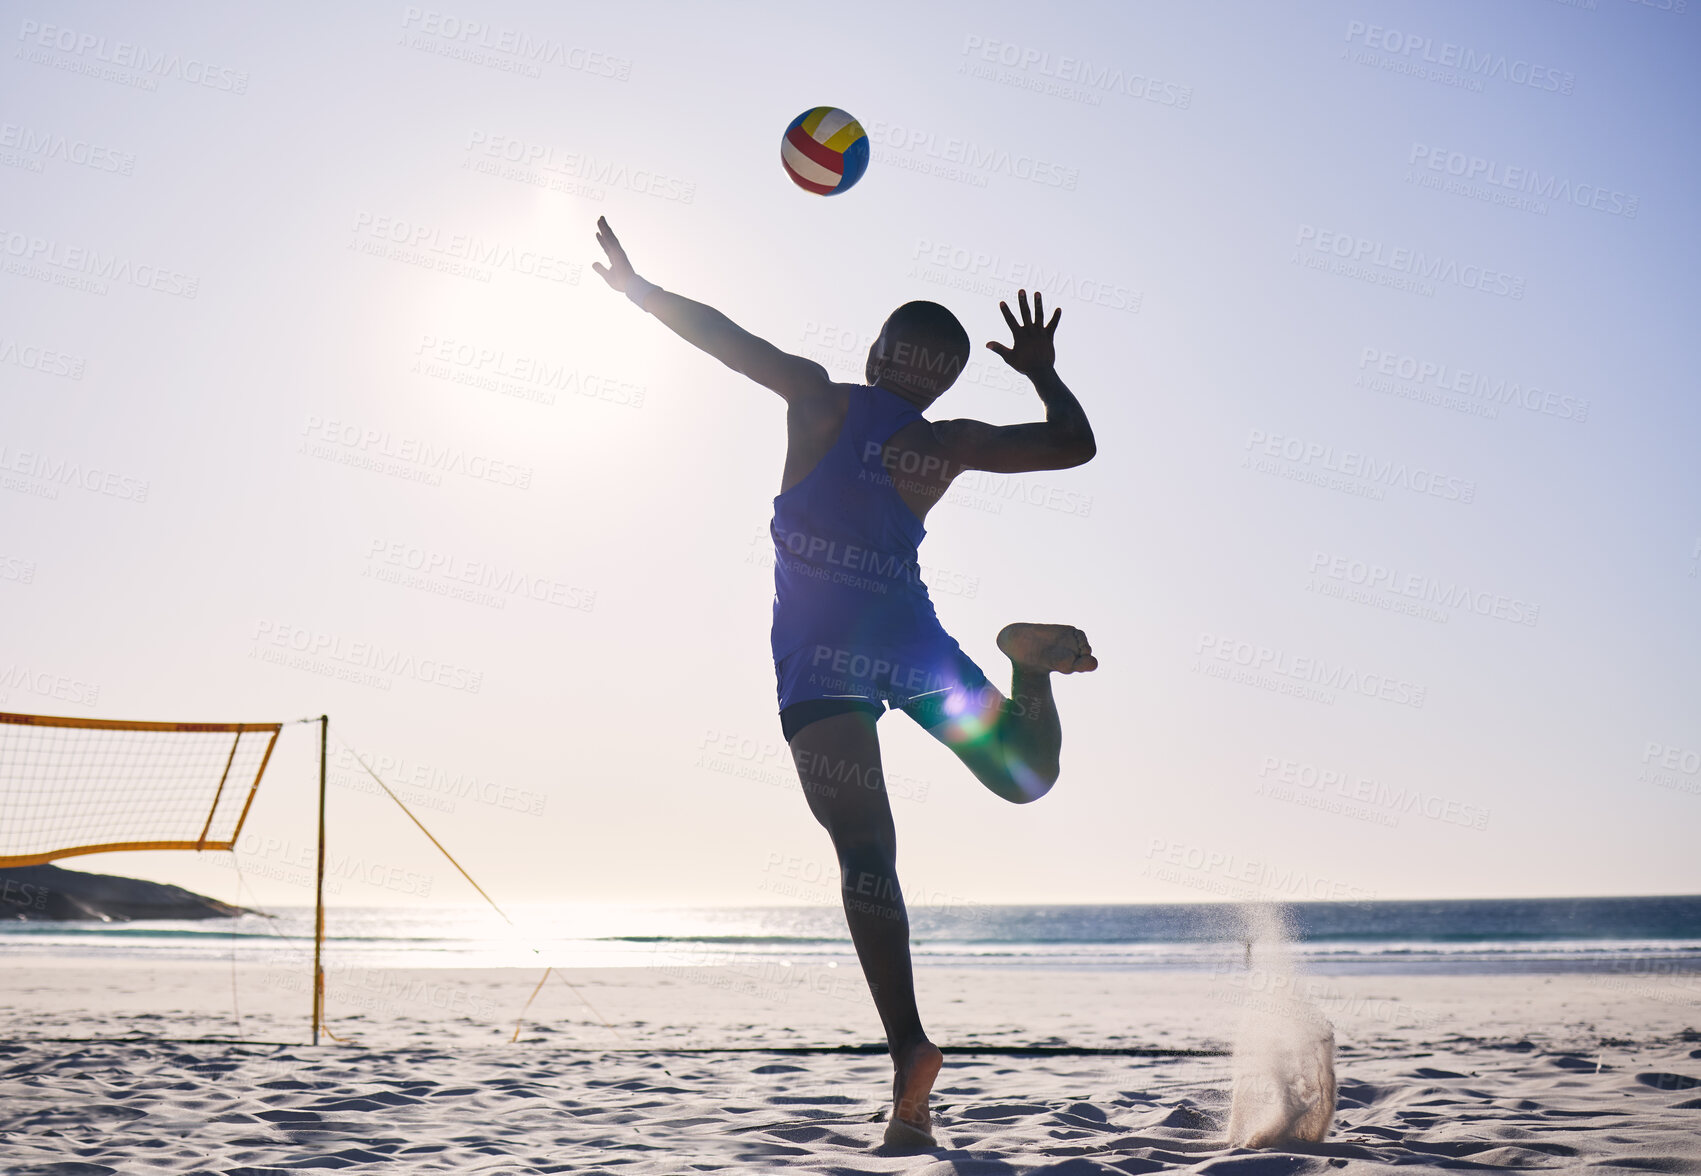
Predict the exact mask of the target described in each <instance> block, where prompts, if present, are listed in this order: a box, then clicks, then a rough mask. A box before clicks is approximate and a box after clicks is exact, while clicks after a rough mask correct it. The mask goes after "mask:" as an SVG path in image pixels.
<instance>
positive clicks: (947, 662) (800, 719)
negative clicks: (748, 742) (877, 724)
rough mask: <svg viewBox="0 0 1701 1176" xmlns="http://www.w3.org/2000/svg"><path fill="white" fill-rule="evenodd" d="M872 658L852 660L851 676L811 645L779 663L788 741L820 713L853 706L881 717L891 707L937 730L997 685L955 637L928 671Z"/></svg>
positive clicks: (783, 723)
mask: <svg viewBox="0 0 1701 1176" xmlns="http://www.w3.org/2000/svg"><path fill="white" fill-rule="evenodd" d="M872 660H873V662H874V665H873V666H871V667H861V666H858V665H855V664H853V665H851V666H849V667H848V670H849V677H845V676H844V674H845V670H846V668H845V667H837V668H836V667H835V664H834V663H833V662H831V661H823V660H822V659H820V658H816V657H814V656H812V654H811V652H810V651H808V650H804V651H800V652H799V653H797V654H794V655H792V656H791V657H788V658H785V659H783V660H782V661H781V662H780V665H779V667H778V671H779V679H780V699H781V706H780V730H781V731H782V732H783V733H784V735H785V738H786V742H787V743H790V742H791V741H792V739H793V738H794V737H795V736H796V735H797V733H798V732H799V731H801V730H803V728H805V727H807V726H808V725H809V724H810V723H813V722H816V721H818V720H820V719H825V718H828V717H830V716H832V715H839V714H845V713H847V712H850V711H861V712H863V713H865V714H870V715H873V716H874V717H875V718H877V719H878V718H879V717H880V716H881V715H882V714H885V713H886V709H887V707H890V708H891V709H892V710H901V711H903V712H904V713H905V714H907V715H909V716H910V718H912V719H914V720H915V721H916V722H917V723H919V724H921V726H922V727H923V728H925V729H927V730H932V729H933V728H935V727H937V726H939V725H940V724H942V723H944V722H946V721H947V720H949V719H950V718H951V717H952V716H953V715H955V714H957V713H959V712H960V711H962V710H963V709H964V707H965V705H966V704H967V703H968V702H969V701H970V698H969V696H973V695H978V694H980V692H981V691H984V690H987V689H989V688H990V687H991V683H989V682H988V681H987V678H986V675H985V674H984V673H982V672H981V668H980V667H979V666H977V665H976V664H975V663H974V661H973V659H971V658H970V657H969V656H968V654H966V653H964V652H963V651H962V650H961V649H959V648H956V643H955V642H952V648H951V649H950V650H949V651H942V653H941V656H939V657H938V658H937V659H934V660H933V661H931V662H930V663H929V664H928V666H927V671H926V673H925V674H918V673H911V672H909V671H908V670H904V669H899V670H893V669H892V668H891V667H890V665H888V664H887V663H883V662H881V661H880V660H879V659H872ZM882 667H884V668H882ZM810 695H815V697H810ZM789 699H795V700H796V701H788V700H789Z"/></svg>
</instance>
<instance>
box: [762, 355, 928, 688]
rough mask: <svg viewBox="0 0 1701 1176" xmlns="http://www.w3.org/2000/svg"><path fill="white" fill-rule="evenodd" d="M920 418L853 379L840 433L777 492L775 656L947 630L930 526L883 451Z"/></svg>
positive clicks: (866, 647)
mask: <svg viewBox="0 0 1701 1176" xmlns="http://www.w3.org/2000/svg"><path fill="white" fill-rule="evenodd" d="M921 419H922V416H921V413H919V412H917V411H916V410H915V408H914V407H913V406H912V405H911V404H910V403H909V402H908V401H906V400H904V399H903V398H902V397H899V396H897V395H895V394H893V393H891V392H888V391H886V390H885V389H884V388H876V387H852V388H851V389H850V403H849V405H848V406H847V408H846V411H845V420H844V425H843V426H842V427H841V428H840V430H839V437H838V440H837V441H835V442H834V444H833V447H832V448H831V449H829V450H828V451H827V453H826V455H825V456H824V457H822V458H821V460H820V462H819V463H818V464H817V465H816V466H815V468H814V469H812V470H810V471H809V473H808V474H806V475H805V476H804V478H803V480H802V481H800V482H799V483H798V484H797V485H795V486H793V487H792V488H791V489H789V490H786V491H784V492H783V493H781V494H779V495H778V496H777V497H776V498H775V499H774V520H773V522H772V524H771V525H770V526H769V528H768V530H769V533H770V534H771V535H772V536H773V539H774V629H773V646H774V660H775V661H776V662H778V661H779V660H780V659H782V658H784V657H786V656H787V655H788V654H791V653H795V652H796V651H797V650H799V649H801V648H803V647H804V646H806V645H820V646H830V647H832V648H835V649H845V650H850V651H854V652H863V653H869V654H874V653H877V652H879V651H882V650H903V649H908V648H910V647H911V646H912V645H913V643H914V642H915V641H917V640H918V639H922V638H925V637H930V636H932V635H934V634H939V633H941V632H942V630H941V629H940V626H939V619H938V617H937V616H936V615H935V614H934V611H933V602H932V601H931V600H930V599H929V598H928V595H927V586H926V585H925V584H923V583H922V580H921V567H920V565H919V564H918V563H917V559H916V550H917V548H918V547H920V545H921V540H922V537H923V536H924V535H926V534H927V529H926V528H925V527H924V526H923V525H922V522H921V520H920V519H918V518H916V516H915V512H914V511H912V510H911V509H910V508H909V506H908V504H906V503H905V502H904V500H903V498H902V497H900V496H899V494H898V490H897V487H896V486H894V485H893V482H892V473H891V472H890V471H888V470H887V469H886V466H885V464H884V462H883V461H882V460H881V455H882V452H883V450H884V448H885V445H886V442H887V441H889V440H890V439H891V438H892V436H893V435H894V434H895V433H897V432H898V430H900V429H902V428H903V427H904V426H905V425H908V424H909V423H911V422H912V421H918V420H921ZM900 476H901V474H900Z"/></svg>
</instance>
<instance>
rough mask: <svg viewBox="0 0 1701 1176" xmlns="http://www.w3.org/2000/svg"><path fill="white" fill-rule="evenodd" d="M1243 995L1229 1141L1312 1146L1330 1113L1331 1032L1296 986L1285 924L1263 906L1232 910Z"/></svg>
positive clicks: (1248, 905) (1332, 1091)
mask: <svg viewBox="0 0 1701 1176" xmlns="http://www.w3.org/2000/svg"><path fill="white" fill-rule="evenodd" d="M1239 916H1240V924H1241V926H1240V931H1241V938H1242V939H1243V940H1244V942H1245V944H1246V968H1247V975H1248V981H1249V982H1248V985H1247V996H1248V999H1247V1000H1246V1002H1245V1003H1244V1004H1243V1005H1242V1010H1241V1017H1240V1023H1239V1025H1238V1026H1237V1028H1236V1031H1235V1041H1234V1095H1233V1101H1232V1103H1231V1104H1230V1108H1229V1125H1228V1136H1229V1143H1230V1145H1231V1146H1235V1147H1275V1146H1278V1145H1281V1144H1284V1143H1320V1142H1321V1141H1322V1140H1323V1138H1324V1137H1325V1136H1327V1135H1328V1134H1329V1125H1330V1123H1331V1121H1332V1120H1333V1119H1334V1117H1335V1029H1334V1026H1333V1025H1331V1024H1330V1023H1329V1019H1328V1018H1327V1017H1325V1016H1324V1015H1323V1012H1322V1010H1321V1009H1319V1008H1318V1007H1317V1005H1316V1003H1315V1002H1314V1001H1312V1000H1311V999H1310V997H1309V996H1307V995H1306V993H1305V991H1304V989H1303V987H1302V985H1301V982H1300V981H1301V975H1300V971H1299V968H1298V965H1297V964H1296V962H1295V960H1294V955H1293V949H1292V942H1293V936H1292V934H1291V930H1292V929H1291V927H1290V926H1289V924H1288V920H1287V918H1286V916H1285V914H1284V912H1283V911H1282V910H1281V909H1280V908H1278V907H1276V906H1274V905H1272V904H1269V903H1246V904H1243V905H1242V906H1241V907H1240V910H1239Z"/></svg>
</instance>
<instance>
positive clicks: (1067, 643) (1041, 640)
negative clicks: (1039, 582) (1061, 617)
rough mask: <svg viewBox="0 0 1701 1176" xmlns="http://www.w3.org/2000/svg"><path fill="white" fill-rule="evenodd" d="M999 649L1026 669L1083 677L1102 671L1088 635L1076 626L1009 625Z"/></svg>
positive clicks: (1004, 631)
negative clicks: (1082, 674) (1093, 671)
mask: <svg viewBox="0 0 1701 1176" xmlns="http://www.w3.org/2000/svg"><path fill="white" fill-rule="evenodd" d="M998 648H999V649H1001V650H1003V651H1004V655H1005V656H1006V657H1008V658H1009V659H1010V660H1011V661H1013V662H1015V663H1016V664H1017V665H1018V666H1021V667H1022V668H1024V669H1030V670H1048V671H1050V672H1051V673H1054V674H1081V673H1086V672H1087V671H1088V670H1096V669H1098V668H1099V659H1098V658H1096V657H1094V656H1093V647H1092V646H1091V645H1088V644H1087V635H1086V634H1085V633H1083V632H1081V630H1079V629H1077V628H1075V627H1074V626H1073V625H1029V624H1022V623H1017V624H1014V625H1005V626H1004V628H1003V630H1002V631H1001V632H1000V633H999V634H998Z"/></svg>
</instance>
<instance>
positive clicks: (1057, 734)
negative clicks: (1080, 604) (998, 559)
mask: <svg viewBox="0 0 1701 1176" xmlns="http://www.w3.org/2000/svg"><path fill="white" fill-rule="evenodd" d="M998 648H999V649H1001V650H1003V651H1004V654H1005V656H1007V657H1009V658H1010V694H1011V697H1009V698H1005V697H1004V696H1003V695H1002V694H1000V693H999V692H998V690H997V689H996V688H994V687H992V686H984V687H981V688H980V689H978V690H963V691H956V692H950V693H953V694H954V695H955V697H949V698H947V699H945V700H944V702H943V703H942V704H939V705H935V706H928V707H915V706H912V707H907V708H905V709H906V710H907V711H908V713H909V714H910V716H911V717H912V718H914V719H915V720H916V722H918V723H920V724H921V725H922V726H923V727H925V728H926V729H927V731H928V733H929V734H930V735H932V736H933V737H934V738H935V739H938V740H939V741H940V742H941V743H943V744H945V745H946V746H947V747H949V748H950V749H951V750H952V751H953V752H954V753H956V756H957V758H958V759H960V760H962V761H963V763H964V765H965V766H967V767H968V769H969V770H970V771H971V772H973V773H974V774H975V778H976V779H977V780H979V781H980V782H981V783H982V784H984V785H985V786H986V787H987V788H988V789H989V790H990V791H991V792H993V793H994V794H995V795H997V796H1000V797H1002V798H1004V799H1005V800H1008V801H1010V802H1011V803H1012V804H1027V803H1028V802H1030V801H1034V800H1038V799H1039V798H1040V797H1042V796H1044V795H1045V794H1046V793H1047V792H1050V791H1051V786H1052V785H1053V784H1055V783H1057V777H1058V775H1059V774H1060V772H1061V770H1062V765H1061V761H1060V757H1061V754H1062V749H1063V725H1062V722H1061V721H1060V720H1059V718H1058V714H1057V704H1056V699H1055V697H1054V696H1053V694H1052V690H1051V675H1052V674H1054V673H1060V674H1074V673H1085V672H1087V671H1090V670H1095V669H1097V668H1098V664H1099V663H1098V659H1097V658H1095V657H1094V656H1093V650H1092V646H1091V645H1089V644H1088V643H1087V636H1086V634H1085V633H1082V632H1081V631H1080V630H1079V629H1075V628H1072V627H1070V626H1068V625H1029V624H1015V625H1006V626H1005V627H1004V630H1003V631H1002V632H1000V633H999V634H998Z"/></svg>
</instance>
